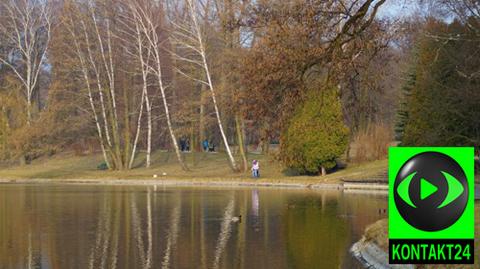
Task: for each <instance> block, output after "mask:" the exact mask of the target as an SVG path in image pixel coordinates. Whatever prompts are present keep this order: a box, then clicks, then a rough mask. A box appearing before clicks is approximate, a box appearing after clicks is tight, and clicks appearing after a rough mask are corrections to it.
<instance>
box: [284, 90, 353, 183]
mask: <svg viewBox="0 0 480 269" xmlns="http://www.w3.org/2000/svg"><path fill="white" fill-rule="evenodd" d="M348 133H349V131H348V128H347V127H346V126H345V124H344V122H343V116H342V111H341V104H340V101H339V99H338V91H337V89H336V88H334V87H329V88H325V89H323V90H321V91H318V90H317V91H312V90H311V91H309V92H308V93H307V96H306V99H305V102H304V103H302V104H300V105H299V106H298V107H297V109H296V111H295V114H294V116H293V117H292V119H291V121H290V124H289V126H288V128H287V130H286V131H285V132H284V133H283V135H282V139H281V155H280V157H281V159H282V161H283V162H284V164H285V165H286V166H287V167H288V168H291V169H295V170H298V171H300V172H301V173H303V174H311V173H315V174H318V173H319V172H320V171H321V172H322V174H324V173H325V170H327V169H331V168H333V167H335V165H336V159H337V158H338V157H339V156H341V155H342V154H343V153H344V152H345V150H346V148H347V143H348Z"/></svg>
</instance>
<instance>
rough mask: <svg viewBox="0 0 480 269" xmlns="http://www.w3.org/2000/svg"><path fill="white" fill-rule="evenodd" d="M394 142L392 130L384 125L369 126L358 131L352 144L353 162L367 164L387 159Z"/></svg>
mask: <svg viewBox="0 0 480 269" xmlns="http://www.w3.org/2000/svg"><path fill="white" fill-rule="evenodd" d="M392 140H393V131H392V128H391V127H390V126H388V125H385V124H382V123H374V124H369V125H367V127H366V128H363V129H361V130H359V131H358V133H357V134H356V135H355V136H354V139H353V143H352V151H353V152H352V153H353V154H352V161H354V162H366V161H374V160H381V159H384V158H386V157H387V154H388V147H389V146H390V144H391V143H392Z"/></svg>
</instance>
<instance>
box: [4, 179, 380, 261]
mask: <svg viewBox="0 0 480 269" xmlns="http://www.w3.org/2000/svg"><path fill="white" fill-rule="evenodd" d="M386 207H387V200H386V196H384V195H373V194H354V193H344V192H342V191H306V190H278V189H276V190H272V189H250V188H245V189H242V188H239V189H234V190H232V189H226V188H219V189H212V188H170V187H167V188H164V187H157V188H155V187H153V186H148V187H147V186H142V187H131V186H85V185H1V186H0V268H2V269H3V268H5V269H7V268H8V269H16V268H19V269H20V268H21V269H23V268H43V269H47V268H62V269H63V268H82V269H83V268H248V269H250V268H269V269H277V268H278V269H281V268H329V269H330V268H360V266H359V264H358V263H357V262H356V260H355V259H353V258H352V257H351V255H350V254H349V251H348V250H349V248H350V246H351V245H352V243H353V242H355V241H357V240H358V239H360V237H361V235H362V233H363V231H364V229H365V227H366V226H367V225H368V224H370V223H373V222H374V221H376V220H378V219H380V218H385V217H386V214H384V213H383V210H382V212H380V213H379V209H384V208H386ZM240 215H241V220H240V221H236V220H237V219H236V218H235V217H236V216H240Z"/></svg>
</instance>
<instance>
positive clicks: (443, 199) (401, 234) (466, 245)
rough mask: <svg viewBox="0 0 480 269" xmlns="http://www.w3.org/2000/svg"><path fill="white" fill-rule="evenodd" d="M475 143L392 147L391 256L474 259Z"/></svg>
mask: <svg viewBox="0 0 480 269" xmlns="http://www.w3.org/2000/svg"><path fill="white" fill-rule="evenodd" d="M474 229H475V227H474V149H473V148H468V147H462V148H459V147H456V148H451V147H430V148H426V147H421V148H409V147H392V148H390V150H389V262H390V263H391V264H406V263H412V264H473V262H474Z"/></svg>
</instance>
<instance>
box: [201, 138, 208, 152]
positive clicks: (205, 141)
mask: <svg viewBox="0 0 480 269" xmlns="http://www.w3.org/2000/svg"><path fill="white" fill-rule="evenodd" d="M202 145H203V151H205V152H207V151H208V140H207V139H205V140H203V143H202Z"/></svg>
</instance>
